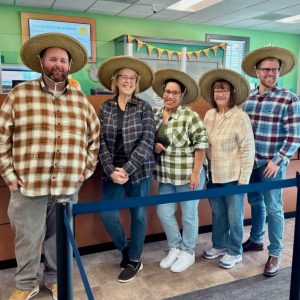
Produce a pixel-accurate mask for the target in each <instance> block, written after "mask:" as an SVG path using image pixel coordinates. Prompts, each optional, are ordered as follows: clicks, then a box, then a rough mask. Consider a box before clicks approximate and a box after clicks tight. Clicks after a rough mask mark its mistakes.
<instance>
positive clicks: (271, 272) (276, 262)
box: [264, 255, 280, 277]
mask: <svg viewBox="0 0 300 300" xmlns="http://www.w3.org/2000/svg"><path fill="white" fill-rule="evenodd" d="M279 270H280V257H275V256H271V255H269V258H268V261H267V263H266V266H265V271H264V275H266V276H268V277H272V276H275V275H277V274H278V272H279Z"/></svg>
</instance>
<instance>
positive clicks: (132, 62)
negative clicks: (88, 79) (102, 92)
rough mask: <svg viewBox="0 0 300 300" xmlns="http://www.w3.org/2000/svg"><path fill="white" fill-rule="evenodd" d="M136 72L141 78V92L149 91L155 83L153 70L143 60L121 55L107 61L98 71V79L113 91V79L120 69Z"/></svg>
mask: <svg viewBox="0 0 300 300" xmlns="http://www.w3.org/2000/svg"><path fill="white" fill-rule="evenodd" d="M125 68H126V69H131V70H134V71H135V72H136V73H137V74H138V75H139V76H140V81H139V92H140V93H141V92H143V91H145V90H147V89H148V88H149V87H150V86H151V84H152V82H153V71H152V68H151V67H150V66H149V65H148V64H147V63H145V62H144V61H142V60H141V59H138V58H134V57H132V56H127V55H120V56H115V57H111V58H109V59H107V60H105V61H104V62H103V63H102V65H101V66H100V68H99V70H98V79H99V81H100V82H101V83H102V85H103V86H104V87H105V88H107V89H108V90H111V82H112V77H113V76H114V75H115V74H116V72H117V71H118V70H120V69H125Z"/></svg>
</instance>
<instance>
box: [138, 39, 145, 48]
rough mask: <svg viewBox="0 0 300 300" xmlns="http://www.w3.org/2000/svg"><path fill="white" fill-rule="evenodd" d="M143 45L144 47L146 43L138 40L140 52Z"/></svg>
mask: <svg viewBox="0 0 300 300" xmlns="http://www.w3.org/2000/svg"><path fill="white" fill-rule="evenodd" d="M143 45H144V42H142V41H141V40H138V39H137V49H138V50H140V49H141V48H142V46H143Z"/></svg>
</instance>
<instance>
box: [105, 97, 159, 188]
mask: <svg viewBox="0 0 300 300" xmlns="http://www.w3.org/2000/svg"><path fill="white" fill-rule="evenodd" d="M117 105H118V103H117V97H114V98H113V99H109V100H107V101H105V102H104V103H103V104H102V105H101V107H100V111H99V119H100V124H101V133H100V153H99V157H100V161H101V164H102V167H103V170H104V173H105V174H103V175H104V178H106V179H110V175H111V174H112V173H113V172H114V171H115V167H114V165H113V161H114V157H115V150H116V149H115V141H116V136H117V124H118V117H117V113H118V112H117ZM154 134H155V123H154V117H153V112H152V109H151V106H150V104H149V103H148V102H146V101H144V100H141V99H139V98H131V99H130V100H129V101H128V103H127V105H126V109H125V113H124V120H123V143H124V152H125V156H126V159H127V160H128V161H127V162H126V163H125V165H124V166H123V169H124V170H125V171H126V172H127V173H128V174H129V175H130V179H131V182H132V183H133V184H135V183H138V182H139V181H140V180H142V179H145V178H147V177H150V176H151V175H152V173H153V169H154V156H153V146H154Z"/></svg>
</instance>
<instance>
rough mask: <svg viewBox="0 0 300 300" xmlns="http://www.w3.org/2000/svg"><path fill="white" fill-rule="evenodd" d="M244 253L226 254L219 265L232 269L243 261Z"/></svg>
mask: <svg viewBox="0 0 300 300" xmlns="http://www.w3.org/2000/svg"><path fill="white" fill-rule="evenodd" d="M242 259H243V258H242V254H239V255H230V254H225V255H224V256H223V257H222V258H221V259H220V261H219V266H220V267H221V268H223V269H231V268H233V267H234V266H235V264H237V263H239V262H241V261H242Z"/></svg>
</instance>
